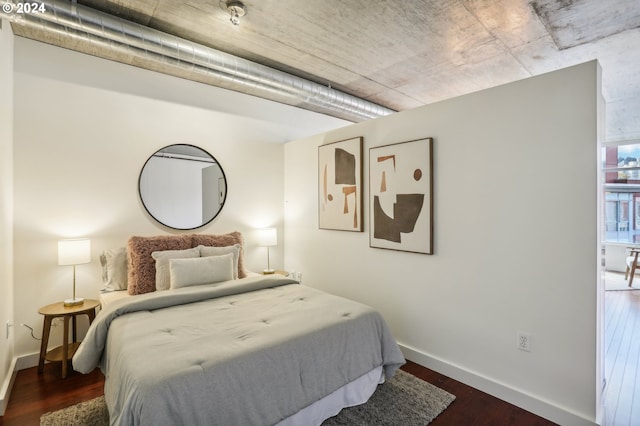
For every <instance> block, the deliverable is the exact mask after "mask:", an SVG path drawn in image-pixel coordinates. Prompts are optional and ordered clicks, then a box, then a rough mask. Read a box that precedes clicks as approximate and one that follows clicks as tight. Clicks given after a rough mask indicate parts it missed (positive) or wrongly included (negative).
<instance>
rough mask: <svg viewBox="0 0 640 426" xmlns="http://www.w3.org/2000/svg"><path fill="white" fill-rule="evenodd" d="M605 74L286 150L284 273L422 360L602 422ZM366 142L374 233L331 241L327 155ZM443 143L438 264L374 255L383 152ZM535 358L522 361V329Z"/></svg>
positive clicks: (529, 402)
mask: <svg viewBox="0 0 640 426" xmlns="http://www.w3.org/2000/svg"><path fill="white" fill-rule="evenodd" d="M599 75H600V74H599V67H598V66H597V64H596V63H595V62H591V63H587V64H583V65H580V66H577V67H573V68H569V69H565V70H561V71H557V72H554V73H550V74H546V75H542V76H538V77H534V78H531V79H527V80H522V81H519V82H515V83H512V84H508V85H505V86H501V87H497V88H493V89H489V90H485V91H482V92H478V93H474V94H470V95H467V96H463V97H458V98H454V99H451V100H447V101H443V102H439V103H436V104H433V105H428V106H425V107H422V108H418V109H415V110H411V111H406V112H402V113H399V114H394V115H392V116H388V117H384V118H381V119H376V120H372V121H368V122H364V123H359V124H356V125H353V126H350V127H346V128H342V129H339V130H335V131H331V132H328V133H326V134H324V135H318V136H315V137H310V138H306V139H302V140H298V141H294V142H290V143H287V144H286V146H285V179H284V181H285V226H286V229H285V240H286V241H285V245H286V252H285V267H286V268H288V269H294V270H297V271H301V272H302V273H303V281H304V283H305V284H306V285H309V286H313V287H317V288H320V289H323V290H326V291H329V292H332V293H336V294H339V295H343V296H346V297H349V298H352V299H356V300H359V301H362V302H364V303H367V304H370V305H372V306H374V307H376V308H378V309H379V310H380V311H381V312H382V313H383V315H384V317H385V318H386V320H387V321H388V322H389V324H390V326H391V328H392V330H393V332H394V334H395V336H396V338H397V339H398V340H399V341H400V342H401V343H402V344H403V346H404V348H405V349H406V350H405V353H406V354H407V356H408V357H409V358H410V359H412V360H414V361H417V362H419V363H421V364H423V365H426V366H428V367H431V368H434V369H435V370H438V371H441V372H443V373H445V374H447V375H449V376H453V377H454V378H459V379H461V380H462V381H465V382H467V383H469V384H471V385H473V386H476V387H479V388H481V389H483V390H486V391H488V392H489V393H492V394H494V395H497V396H499V397H501V398H503V399H506V400H508V401H510V402H513V403H516V404H517V405H520V406H523V407H524V408H526V409H528V410H531V411H534V412H537V413H538V414H541V415H543V416H544V417H547V418H549V419H550V420H554V421H556V422H558V423H560V424H564V425H567V424H591V422H593V421H594V420H595V416H596V400H597V399H598V398H599V396H598V394H597V391H596V387H597V386H596V382H597V381H598V378H597V377H596V370H597V365H596V364H597V358H596V321H597V316H596V301H597V299H598V297H599V296H598V294H599V293H598V291H601V290H597V287H599V286H600V287H601V285H600V284H599V283H598V277H599V273H598V262H597V247H598V236H597V218H596V214H597V179H598V173H597V166H598V165H597V151H598V149H597V144H598V134H597V130H598V120H599V117H597V112H596V111H597V106H598V102H599V100H600V98H599V96H598V92H599ZM356 136H363V137H364V143H365V147H364V153H365V155H364V158H365V161H364V176H365V186H364V199H365V203H364V213H365V215H364V223H365V232H363V233H353V232H340V231H328V230H319V229H318V214H317V211H318V210H317V209H318V204H317V186H318V176H317V173H318V172H317V147H318V146H319V145H321V144H323V143H328V142H334V141H339V140H345V139H348V138H351V137H356ZM423 137H433V138H434V197H435V200H434V203H435V213H434V221H435V244H434V250H435V254H434V255H433V256H428V255H421V254H414V253H405V252H397V251H391V250H382V249H373V248H370V247H369V240H368V230H369V223H370V221H369V211H368V208H369V203H368V195H367V194H368V186H367V184H366V182H368V171H369V169H368V155H369V152H368V151H369V150H368V148H370V147H375V146H380V145H386V144H390V143H396V142H402V141H409V140H414V139H419V138H423ZM519 330H521V331H525V332H528V333H530V334H531V338H532V344H533V350H532V351H531V352H523V351H520V350H518V349H516V335H517V332H518V331H519Z"/></svg>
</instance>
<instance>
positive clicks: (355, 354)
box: [73, 260, 404, 426]
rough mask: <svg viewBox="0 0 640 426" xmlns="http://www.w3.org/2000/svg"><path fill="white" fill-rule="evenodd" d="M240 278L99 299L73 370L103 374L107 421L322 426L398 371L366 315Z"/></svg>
mask: <svg viewBox="0 0 640 426" xmlns="http://www.w3.org/2000/svg"><path fill="white" fill-rule="evenodd" d="M216 261H217V260H216ZM181 262H182V261H180V262H178V261H172V262H171V263H172V264H173V263H175V264H178V263H181ZM189 262H190V261H189ZM186 263H188V262H186ZM189 269H190V272H189V274H191V275H193V267H192V266H189ZM176 276H177V275H176ZM244 276H245V277H244V278H232V279H226V280H218V281H216V282H212V283H198V284H197V285H188V286H183V287H180V286H178V287H176V288H173V287H171V288H169V289H168V290H164V291H154V292H148V293H144V294H138V295H135V296H129V295H128V293H127V292H124V291H115V292H112V293H109V295H107V296H106V297H104V298H102V297H101V300H104V301H107V302H106V305H103V307H102V310H101V311H100V313H99V314H98V316H97V317H96V319H95V321H94V322H93V324H92V325H91V327H90V328H89V330H88V332H87V335H86V336H85V339H84V340H83V341H82V344H81V345H80V347H79V348H78V351H77V352H76V354H75V355H74V358H73V367H74V369H75V370H77V371H80V372H82V373H88V372H90V371H92V370H93V369H94V368H96V367H99V368H101V369H102V371H103V372H104V374H105V401H106V403H107V407H108V409H109V414H110V422H111V424H113V425H138V424H153V425H178V424H188V425H198V424H202V425H213V424H220V425H274V424H279V425H282V426H284V425H313V424H321V423H322V421H324V420H325V419H326V418H328V417H331V416H333V415H335V414H337V413H338V412H339V411H340V409H341V408H343V407H346V406H351V405H357V404H361V403H363V402H365V401H366V400H367V399H368V398H369V397H370V396H371V394H372V393H373V392H374V390H375V388H376V386H377V385H378V384H379V383H382V382H384V380H385V379H388V378H390V377H391V376H393V374H394V373H395V371H396V370H397V368H399V367H400V365H402V364H403V363H404V358H403V356H402V354H401V352H400V350H399V348H398V346H397V344H396V342H395V340H394V338H393V336H392V335H391V333H390V331H389V329H388V327H387V325H386V323H385V321H384V319H383V318H382V316H381V315H380V314H379V313H378V312H377V311H375V310H374V309H372V308H370V307H368V306H366V305H363V304H360V303H356V302H353V301H350V300H347V299H344V298H341V297H337V296H334V295H330V294H327V293H324V292H321V291H319V290H316V289H313V288H310V287H307V286H303V285H300V284H299V283H298V282H296V281H294V280H292V279H289V278H287V277H284V276H280V275H267V276H264V275H258V274H246V273H245V274H244ZM172 277H173V276H172Z"/></svg>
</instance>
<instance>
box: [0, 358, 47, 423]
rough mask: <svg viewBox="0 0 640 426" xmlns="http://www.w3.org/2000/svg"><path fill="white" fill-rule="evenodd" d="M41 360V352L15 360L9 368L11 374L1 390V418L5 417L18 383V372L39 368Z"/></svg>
mask: <svg viewBox="0 0 640 426" xmlns="http://www.w3.org/2000/svg"><path fill="white" fill-rule="evenodd" d="M39 360H40V353H39V352H36V353H33V354H28V355H22V356H19V357H14V358H13V360H12V361H11V366H10V367H9V371H10V372H11V374H9V375H8V376H7V377H6V378H5V380H4V383H3V384H2V389H1V390H0V417H1V416H4V412H5V411H6V409H7V404H9V398H10V397H11V390H12V389H13V384H14V383H15V381H16V375H17V374H18V371H20V370H24V369H27V368H31V367H35V366H37V365H38V361H39Z"/></svg>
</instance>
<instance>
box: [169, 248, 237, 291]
mask: <svg viewBox="0 0 640 426" xmlns="http://www.w3.org/2000/svg"><path fill="white" fill-rule="evenodd" d="M169 270H170V271H171V272H170V273H171V288H180V287H188V286H192V285H202V284H213V283H219V282H221V281H229V280H232V279H233V253H228V254H223V255H220V256H207V257H199V258H192V259H171V260H170V261H169Z"/></svg>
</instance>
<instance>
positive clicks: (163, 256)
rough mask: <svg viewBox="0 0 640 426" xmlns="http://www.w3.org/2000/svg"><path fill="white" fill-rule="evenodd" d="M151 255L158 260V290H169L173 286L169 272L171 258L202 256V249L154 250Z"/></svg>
mask: <svg viewBox="0 0 640 426" xmlns="http://www.w3.org/2000/svg"><path fill="white" fill-rule="evenodd" d="M151 257H153V258H154V259H155V260H156V290H157V291H162V290H169V288H171V275H170V273H169V260H170V259H185V258H190V257H200V250H198V249H197V248H191V249H186V250H163V251H154V252H153V253H151Z"/></svg>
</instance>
